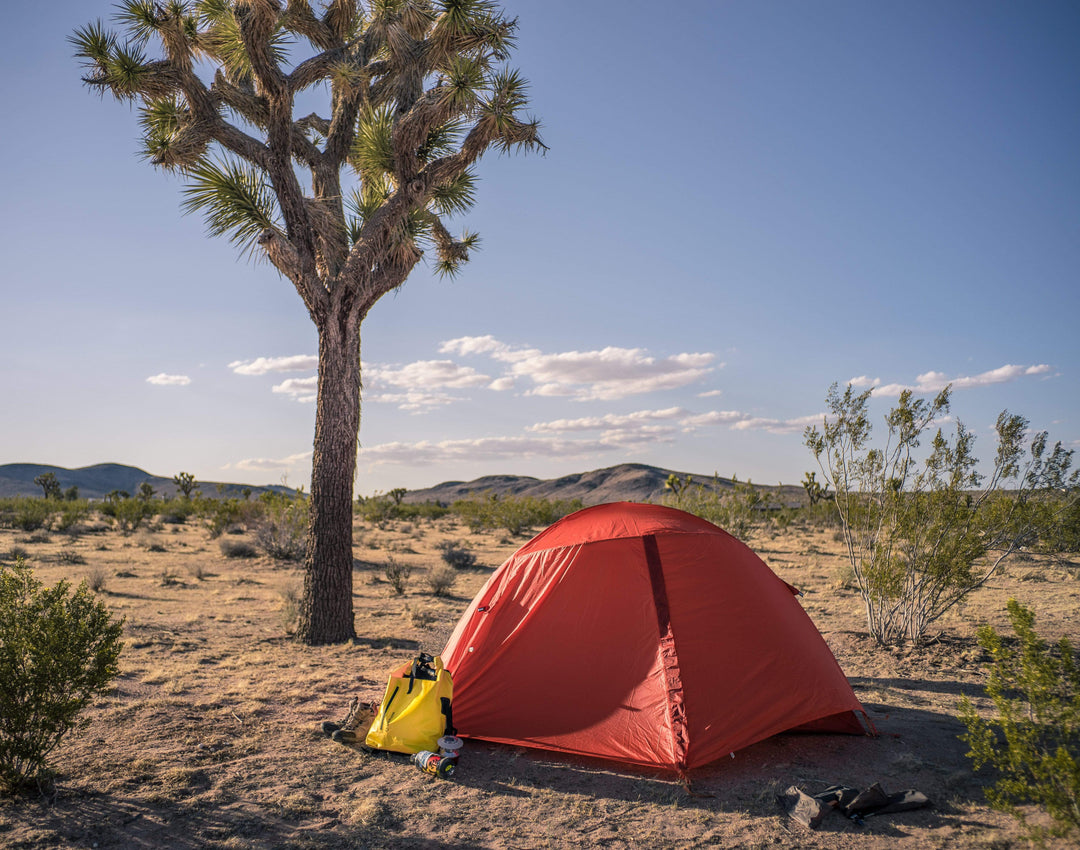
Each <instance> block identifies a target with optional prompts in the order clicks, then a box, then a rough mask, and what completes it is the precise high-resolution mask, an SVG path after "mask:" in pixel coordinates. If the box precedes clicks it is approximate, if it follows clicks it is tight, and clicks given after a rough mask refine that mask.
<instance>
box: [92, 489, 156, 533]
mask: <svg viewBox="0 0 1080 850" xmlns="http://www.w3.org/2000/svg"><path fill="white" fill-rule="evenodd" d="M100 510H101V513H102V514H104V515H105V516H107V517H111V518H112V520H113V523H114V524H115V525H116V528H117V530H119V531H120V532H121V533H123V534H131V533H132V532H133V531H135V530H136V529H137V528H138V527H139V526H140V525H142V524H143V521H144V520H145V519H146V518H147V517H150V516H153V508H152V507H151V506H150V504H149V503H147V502H144V501H143V500H142V499H133V498H131V497H130V496H128V495H126V494H121V493H119V492H117V491H114V492H113V493H110V494H109V495H108V496H106V497H105V500H104V501H103V502H102V503H101V508H100Z"/></svg>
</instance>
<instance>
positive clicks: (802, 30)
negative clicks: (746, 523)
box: [0, 0, 1080, 494]
mask: <svg viewBox="0 0 1080 850" xmlns="http://www.w3.org/2000/svg"><path fill="white" fill-rule="evenodd" d="M504 5H505V8H506V9H507V10H508V11H509V12H510V13H511V14H514V15H517V16H518V17H519V23H520V38H519V46H518V50H517V53H516V54H515V57H514V59H513V61H512V64H513V65H514V66H516V67H518V68H520V70H521V71H522V72H523V74H524V75H525V76H526V77H527V78H528V79H529V80H530V81H531V83H532V88H531V99H532V104H533V111H534V112H535V114H536V115H537V116H538V117H539V118H540V119H541V120H542V122H543V126H544V131H543V135H544V140H545V142H546V143H547V144H548V145H549V146H550V151H549V152H548V153H547V155H546V156H537V155H529V156H499V155H497V154H495V153H492V154H489V155H488V157H487V158H485V160H484V161H483V164H482V167H481V170H480V175H481V183H480V187H479V193H478V195H479V201H478V204H477V206H476V207H475V208H474V210H473V212H472V213H471V214H469V215H468V216H466V217H463V218H462V219H460V220H459V221H457V222H455V224H456V227H457V229H462V228H466V227H467V228H469V229H470V230H475V231H478V232H479V233H480V235H481V238H482V244H481V250H480V251H479V252H477V253H476V254H474V258H473V260H472V261H471V262H470V263H469V264H468V265H467V266H466V267H465V269H464V270H463V272H462V274H461V275H460V276H459V277H458V278H457V279H456V280H454V281H452V282H447V281H441V280H439V279H438V278H437V277H435V276H434V275H433V274H431V273H430V272H429V270H428V269H427V267H426V266H424V265H423V264H421V266H419V267H417V269H416V271H415V272H414V273H413V275H412V277H411V278H410V279H409V281H408V282H407V283H406V285H405V286H404V287H403V288H402V289H401V291H400V292H399V293H397V294H396V295H390V296H388V297H387V298H385V299H384V300H383V301H382V302H380V303H379V304H378V305H377V306H376V307H375V308H374V309H373V310H372V312H371V314H370V315H369V317H368V319H367V321H366V323H365V326H364V334H363V348H362V350H363V359H364V364H365V398H364V405H363V411H362V428H361V446H362V448H361V455H360V462H359V469H358V475H357V482H356V491H357V492H358V493H363V494H368V493H371V492H374V491H377V490H387V489H389V488H392V487H397V486H405V487H413V488H415V487H423V486H429V485H433V484H436V483H438V482H440V481H445V480H455V479H456V480H462V479H471V478H474V477H477V476H479V475H484V474H490V473H511V474H525V475H534V476H537V477H541V478H548V477H555V476H558V475H563V474H567V473H571V472H579V471H584V470H587V469H594V468H598V467H604V466H611V465H614V464H617V463H621V462H625V461H631V462H640V463H649V464H654V465H658V466H664V467H668V468H673V469H682V470H687V471H692V472H701V473H711V472H713V471H717V472H719V473H720V474H721V475H731V474H732V473H735V474H738V475H739V477H740V478H744V479H745V478H751V479H753V480H754V481H755V482H759V483H776V482H778V481H783V482H785V483H796V482H797V481H798V480H799V479H800V478H801V477H802V475H803V473H804V472H805V471H806V470H809V469H811V468H813V459H812V457H811V456H810V455H809V453H808V452H807V450H806V449H805V447H804V446H803V445H802V437H801V434H802V430H803V427H804V425H805V424H806V423H807V422H810V421H813V420H814V418H815V417H817V416H819V415H820V413H821V412H822V411H823V410H824V398H825V394H826V392H827V390H828V387H829V385H830V384H831V383H832V382H834V381H838V382H840V383H841V384H842V383H844V382H847V381H849V380H852V379H858V380H859V381H860V383H861V384H864V385H872V384H873V383H874V382H876V383H877V386H878V389H877V390H876V391H875V402H874V410H875V413H876V414H883V413H884V412H885V411H886V410H887V408H888V405H889V403H890V402H891V401H893V400H894V399H895V394H896V393H897V392H898V391H899V389H900V388H901V387H905V386H910V387H915V388H918V389H920V390H923V391H926V392H933V391H934V390H935V389H936V388H937V387H939V386H940V385H941V384H942V383H944V382H946V381H953V382H954V385H955V386H956V388H957V389H956V392H955V395H954V402H953V412H954V414H955V415H956V416H957V417H958V418H960V419H962V420H963V421H964V422H965V424H967V425H968V426H969V427H970V428H971V429H972V430H974V431H975V432H976V433H977V434H978V435H979V436H980V442H979V444H978V445H979V446H981V453H982V454H983V455H989V454H991V452H992V444H993V443H992V426H993V422H994V420H995V418H996V416H997V414H998V412H999V411H1000V410H1002V409H1003V408H1008V409H1009V410H1010V411H1014V412H1020V413H1023V414H1024V415H1026V416H1027V417H1028V418H1029V419H1030V420H1031V422H1032V426H1033V427H1034V428H1036V429H1040V430H1041V429H1047V430H1049V431H1050V433H1051V437H1052V438H1053V439H1060V440H1062V441H1063V442H1065V443H1066V444H1067V445H1069V446H1071V447H1075V446H1077V445H1080V393H1078V392H1077V390H1078V388H1080V385H1078V378H1077V376H1078V373H1080V345H1078V342H1077V330H1076V324H1077V317H1078V316H1080V309H1078V308H1080V286H1078V281H1077V274H1078V271H1080V155H1078V153H1077V151H1080V51H1078V50H1077V49H1076V45H1077V44H1080V6H1077V5H1076V4H1075V3H1074V2H1039V3H1031V4H1025V3H1015V2H1009V3H1003V2H988V0H979V2H948V3H940V2H911V3H904V4H897V3H892V4H885V3H865V2H824V0H823V2H813V3H795V2H784V3H781V2H757V0H755V1H754V2H749V0H746V2H719V1H718V2H704V0H700V1H699V2H683V3H677V4H656V3H654V2H653V3H645V2H619V3H615V2H608V0H543V2H542V1H541V0H508V2H506V3H505V4H504ZM110 14H111V6H110V4H108V3H99V2H97V0H92V1H91V0H80V2H74V0H59V2H55V3H50V4H48V14H47V15H42V14H41V13H40V11H39V9H38V7H37V6H35V5H33V4H17V5H16V8H14V9H13V10H9V11H8V13H7V15H6V19H7V20H8V21H9V25H8V26H7V27H5V28H4V30H3V33H2V34H0V48H2V49H0V73H2V75H3V79H5V80H6V81H7V82H6V84H5V86H4V88H3V90H2V92H0V105H2V114H3V115H4V121H5V132H4V133H3V134H0V169H2V172H0V185H2V186H3V187H4V188H3V192H2V193H0V225H2V226H0V248H2V255H3V258H4V262H3V265H2V266H0V268H2V272H0V287H2V289H0V297H2V310H3V315H4V316H5V321H4V322H3V327H4V342H5V346H4V349H5V356H4V361H3V362H4V365H3V368H2V370H0V399H3V408H4V415H3V416H2V417H0V463H9V462H21V461H25V462H37V463H54V464H58V465H62V466H73V467H74V466H84V465H89V464H94V463H100V462H119V463H128V464H133V465H136V466H140V467H143V468H144V469H146V470H148V471H150V472H152V473H155V474H159V475H172V474H174V473H176V472H178V471H181V470H184V471H189V472H192V473H193V474H195V476H196V477H197V478H199V479H200V480H229V481H244V482H247V483H256V484H262V483H278V482H280V481H281V480H282V479H283V478H285V479H287V481H288V482H289V483H290V484H293V485H297V484H306V483H307V481H308V476H309V467H310V452H311V441H312V434H313V426H314V405H313V404H312V403H311V401H310V395H311V392H310V386H311V378H312V376H313V375H314V371H313V367H312V361H313V355H314V354H315V350H316V338H315V331H314V327H313V326H312V324H311V322H310V319H309V318H308V317H307V314H306V313H305V311H304V309H303V307H302V305H301V303H300V301H299V299H298V297H297V295H296V293H295V292H294V291H293V290H292V288H291V285H289V284H288V283H287V282H286V281H284V280H282V279H280V278H279V277H278V276H277V275H276V273H275V272H274V271H273V270H272V269H271V268H270V267H269V266H267V265H260V266H252V265H250V264H247V263H245V262H244V261H243V260H242V259H240V258H238V257H237V254H236V252H235V251H234V250H233V249H232V248H231V247H230V246H229V245H228V244H227V243H226V242H224V241H221V240H214V241H212V240H210V239H209V238H207V237H206V236H205V229H204V224H203V222H202V221H201V220H200V219H199V218H198V217H196V216H188V217H184V216H182V215H181V213H180V211H179V202H180V195H179V190H180V186H181V184H180V182H179V181H178V180H177V179H176V178H175V177H172V176H169V175H165V174H162V173H159V172H156V171H154V170H153V169H152V168H151V167H150V166H149V165H147V164H146V163H144V162H143V161H141V160H140V159H139V157H138V156H137V153H136V151H137V149H138V140H137V136H138V129H137V115H136V113H135V111H134V110H132V109H131V108H129V107H128V106H127V105H124V104H120V103H117V102H115V101H113V100H111V99H108V100H102V99H100V98H99V97H98V96H97V95H95V94H93V93H91V92H90V91H88V90H87V89H86V88H85V87H84V86H82V84H81V83H80V80H79V74H80V69H79V66H78V64H77V62H76V61H75V60H74V59H73V58H72V56H71V48H70V46H69V45H68V44H67V43H66V41H65V39H66V36H67V35H68V34H69V33H70V32H71V31H72V30H73V29H74V28H76V27H78V26H82V25H84V24H86V23H88V22H90V21H91V20H93V19H95V18H97V17H105V18H107V17H108V16H109V15H110Z"/></svg>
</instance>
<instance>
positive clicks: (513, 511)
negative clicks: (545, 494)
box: [450, 493, 583, 536]
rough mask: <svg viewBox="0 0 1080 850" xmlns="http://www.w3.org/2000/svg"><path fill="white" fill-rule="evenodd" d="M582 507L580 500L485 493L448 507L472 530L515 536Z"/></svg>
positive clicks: (554, 520)
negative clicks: (504, 531) (501, 532)
mask: <svg viewBox="0 0 1080 850" xmlns="http://www.w3.org/2000/svg"><path fill="white" fill-rule="evenodd" d="M582 507H583V505H582V502H581V500H580V499H572V500H567V499H538V498H536V497H535V496H499V495H498V494H495V493H485V494H483V495H481V496H478V497H476V498H472V499H459V500H458V501H456V502H454V504H453V505H451V506H450V510H451V511H453V512H454V513H455V514H457V515H458V516H460V517H461V519H462V521H463V522H465V524H466V525H468V526H469V528H470V529H471V530H472V531H485V530H490V529H496V528H502V529H505V530H506V531H507V532H508V533H509V534H510V535H512V536H517V535H519V534H523V533H524V532H526V531H529V530H531V529H533V528H536V527H537V526H547V525H551V524H552V523H553V522H556V521H557V520H560V519H562V518H563V517H564V516H566V515H567V514H569V513H573V512H574V511H577V510H580V509H581V508H582Z"/></svg>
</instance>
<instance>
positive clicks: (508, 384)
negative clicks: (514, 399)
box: [488, 378, 514, 393]
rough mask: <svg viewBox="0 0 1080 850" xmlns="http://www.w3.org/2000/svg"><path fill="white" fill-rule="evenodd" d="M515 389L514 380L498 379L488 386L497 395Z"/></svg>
mask: <svg viewBox="0 0 1080 850" xmlns="http://www.w3.org/2000/svg"><path fill="white" fill-rule="evenodd" d="M513 388H514V379H513V378H496V379H495V380H494V381H492V382H491V383H490V384H488V389H489V390H494V391H495V392H497V393H501V392H506V390H512V389H513Z"/></svg>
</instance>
